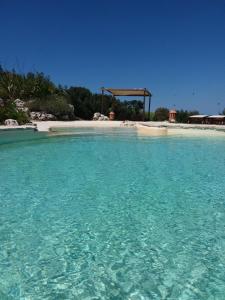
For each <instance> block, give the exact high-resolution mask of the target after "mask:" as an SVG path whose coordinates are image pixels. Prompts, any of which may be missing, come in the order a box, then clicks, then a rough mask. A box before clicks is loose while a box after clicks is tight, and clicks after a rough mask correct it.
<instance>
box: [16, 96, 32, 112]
mask: <svg viewBox="0 0 225 300" xmlns="http://www.w3.org/2000/svg"><path fill="white" fill-rule="evenodd" d="M14 104H15V105H16V109H17V110H18V111H23V112H28V110H29V109H28V107H26V102H24V101H22V100H20V99H16V100H14Z"/></svg>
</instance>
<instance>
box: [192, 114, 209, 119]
mask: <svg viewBox="0 0 225 300" xmlns="http://www.w3.org/2000/svg"><path fill="white" fill-rule="evenodd" d="M206 117H208V115H193V116H190V117H189V118H199V119H202V118H206Z"/></svg>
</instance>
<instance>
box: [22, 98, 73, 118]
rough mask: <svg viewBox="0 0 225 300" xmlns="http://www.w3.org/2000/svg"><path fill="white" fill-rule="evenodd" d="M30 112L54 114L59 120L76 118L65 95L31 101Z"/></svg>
mask: <svg viewBox="0 0 225 300" xmlns="http://www.w3.org/2000/svg"><path fill="white" fill-rule="evenodd" d="M28 107H29V109H30V111H40V112H46V113H48V114H53V115H54V116H56V117H57V118H58V119H65V116H68V118H69V119H73V118H74V113H73V108H72V107H71V106H70V105H69V104H68V102H67V99H66V97H65V96H64V95H51V96H48V97H45V98H42V99H36V100H33V101H30V103H29V104H28Z"/></svg>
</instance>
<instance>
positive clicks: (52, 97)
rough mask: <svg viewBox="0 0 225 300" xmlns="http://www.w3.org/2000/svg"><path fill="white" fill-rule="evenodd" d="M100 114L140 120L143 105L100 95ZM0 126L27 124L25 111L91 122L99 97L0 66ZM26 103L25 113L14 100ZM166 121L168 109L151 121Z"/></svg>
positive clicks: (182, 118)
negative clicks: (14, 121)
mask: <svg viewBox="0 0 225 300" xmlns="http://www.w3.org/2000/svg"><path fill="white" fill-rule="evenodd" d="M103 97H104V98H103V114H104V115H108V114H109V112H110V111H114V112H115V115H116V119H117V120H132V121H138V120H142V112H143V102H142V101H140V100H131V101H120V100H119V99H116V98H115V97H113V96H110V95H104V96H103ZM0 98H1V102H0V123H3V122H4V120H5V119H15V120H17V121H18V122H19V123H20V124H23V123H26V122H28V121H29V118H30V117H29V111H30V112H31V111H35V112H45V113H48V114H52V115H54V116H55V117H56V119H58V120H77V119H85V120H91V119H92V118H93V115H94V113H95V112H100V111H101V103H102V95H101V94H93V93H91V91H90V90H89V89H87V88H84V87H74V86H71V87H69V88H68V87H66V86H62V85H55V84H54V83H53V82H52V81H51V79H50V77H49V76H46V75H45V74H44V73H39V72H35V73H33V72H28V73H26V74H20V73H18V72H16V71H15V70H7V69H4V68H3V67H1V66H0ZM16 99H20V100H22V101H24V102H25V103H26V107H27V108H28V109H29V110H28V112H24V111H21V110H18V109H17V107H16V105H15V104H14V101H15V100H16ZM192 114H198V112H197V111H192V112H190V111H184V110H180V111H177V121H178V122H181V123H182V122H183V123H185V122H187V120H188V116H190V115H192ZM167 119H168V109H167V108H163V107H161V108H158V109H156V111H155V113H152V114H151V120H155V121H164V120H167Z"/></svg>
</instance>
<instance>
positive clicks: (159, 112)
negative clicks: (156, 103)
mask: <svg viewBox="0 0 225 300" xmlns="http://www.w3.org/2000/svg"><path fill="white" fill-rule="evenodd" d="M168 119H169V109H168V108H166V107H159V108H157V109H156V110H155V113H154V121H166V120H168Z"/></svg>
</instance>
